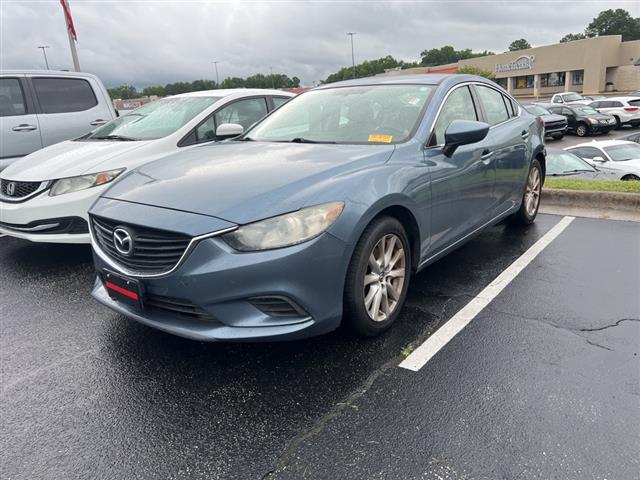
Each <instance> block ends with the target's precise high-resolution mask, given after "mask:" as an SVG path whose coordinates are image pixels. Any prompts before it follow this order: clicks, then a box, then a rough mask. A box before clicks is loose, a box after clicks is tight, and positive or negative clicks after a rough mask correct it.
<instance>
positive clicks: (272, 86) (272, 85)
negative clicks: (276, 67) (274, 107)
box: [269, 67, 276, 89]
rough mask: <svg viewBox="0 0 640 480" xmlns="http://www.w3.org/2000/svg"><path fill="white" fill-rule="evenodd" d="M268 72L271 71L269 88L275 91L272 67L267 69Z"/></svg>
mask: <svg viewBox="0 0 640 480" xmlns="http://www.w3.org/2000/svg"><path fill="white" fill-rule="evenodd" d="M269 70H270V71H271V88H273V89H275V88H276V85H275V82H274V81H273V67H269Z"/></svg>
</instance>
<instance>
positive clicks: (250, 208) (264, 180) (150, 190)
mask: <svg viewBox="0 0 640 480" xmlns="http://www.w3.org/2000/svg"><path fill="white" fill-rule="evenodd" d="M394 148H395V147H394V146H393V145H329V144H299V143H272V142H229V143H224V144H218V145H211V146H203V147H198V148H194V149H192V150H189V151H185V152H179V153H177V154H173V155H170V156H168V157H164V158H162V159H160V160H157V161H155V162H151V163H149V164H146V165H143V166H141V167H139V168H137V169H136V170H133V171H132V172H130V173H129V174H127V175H125V176H124V177H123V178H122V179H121V180H120V181H118V182H116V183H115V184H114V185H113V186H112V187H111V188H109V189H108V190H107V191H106V192H105V193H104V194H103V197H105V198H112V199H116V200H123V201H128V202H135V203H140V204H145V205H152V206H157V207H164V208H170V209H174V210H181V211H186V212H192V213H199V214H204V215H210V216H214V217H217V218H220V219H224V220H227V221H230V222H233V223H239V224H244V223H250V222H252V221H255V220H259V219H263V218H267V217H270V216H274V215H278V214H281V213H286V212H290V211H293V210H297V209H299V208H302V207H304V206H308V205H312V204H314V203H320V202H321V201H335V200H344V199H345V198H346V197H347V196H348V194H349V193H350V192H349V191H348V182H340V179H344V178H347V177H348V176H349V175H350V174H354V173H355V172H358V171H361V170H362V169H366V168H372V167H374V166H375V165H382V164H384V163H385V162H386V161H387V160H388V159H389V158H390V156H391V154H392V153H393V151H394ZM328 192H330V193H328ZM327 195H328V196H329V197H330V198H327ZM332 195H333V196H332ZM334 196H335V198H334Z"/></svg>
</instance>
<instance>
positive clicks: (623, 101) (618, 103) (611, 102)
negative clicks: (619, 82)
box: [589, 97, 640, 127]
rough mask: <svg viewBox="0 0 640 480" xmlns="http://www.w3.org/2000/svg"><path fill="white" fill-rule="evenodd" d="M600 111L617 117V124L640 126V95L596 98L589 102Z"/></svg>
mask: <svg viewBox="0 0 640 480" xmlns="http://www.w3.org/2000/svg"><path fill="white" fill-rule="evenodd" d="M589 106H590V107H591V108H595V109H596V110H597V111H599V112H600V113H606V114H607V115H611V116H613V117H615V119H616V126H618V127H620V126H622V125H627V124H629V125H631V126H633V127H637V126H640V97H611V98H607V99H606V100H604V99H603V100H596V101H595V102H591V103H590V104H589Z"/></svg>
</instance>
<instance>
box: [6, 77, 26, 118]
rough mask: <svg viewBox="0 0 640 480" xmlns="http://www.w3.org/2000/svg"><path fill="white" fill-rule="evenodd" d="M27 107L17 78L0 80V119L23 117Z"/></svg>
mask: <svg viewBox="0 0 640 480" xmlns="http://www.w3.org/2000/svg"><path fill="white" fill-rule="evenodd" d="M25 113H27V107H26V104H25V101H24V94H23V93H22V87H21V86H20V80H18V79H17V78H0V117H11V116H14V115H24V114H25Z"/></svg>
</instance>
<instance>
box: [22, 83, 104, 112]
mask: <svg viewBox="0 0 640 480" xmlns="http://www.w3.org/2000/svg"><path fill="white" fill-rule="evenodd" d="M33 87H34V89H35V91H36V96H37V97H38V102H39V103H40V108H41V109H42V112H43V113H67V112H81V111H83V110H89V109H90V108H92V107H95V106H96V105H97V104H98V100H97V99H96V96H95V94H94V92H93V89H92V88H91V85H90V84H89V82H87V81H86V80H83V79H81V78H44V77H43V78H34V79H33Z"/></svg>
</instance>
